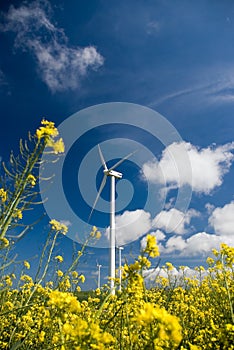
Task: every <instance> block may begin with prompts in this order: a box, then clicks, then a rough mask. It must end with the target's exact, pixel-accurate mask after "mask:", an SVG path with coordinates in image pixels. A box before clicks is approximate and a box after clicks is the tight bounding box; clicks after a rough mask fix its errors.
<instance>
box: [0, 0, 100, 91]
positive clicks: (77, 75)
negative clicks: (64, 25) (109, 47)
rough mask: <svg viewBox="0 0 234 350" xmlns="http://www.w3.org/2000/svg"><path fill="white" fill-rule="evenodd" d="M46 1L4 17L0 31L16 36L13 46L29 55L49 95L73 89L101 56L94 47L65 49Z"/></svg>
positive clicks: (97, 64)
mask: <svg viewBox="0 0 234 350" xmlns="http://www.w3.org/2000/svg"><path fill="white" fill-rule="evenodd" d="M51 13H52V10H51V6H50V4H49V2H48V1H47V0H44V1H40V0H36V1H34V2H31V3H29V4H22V5H21V6H20V7H18V8H15V7H14V6H13V5H11V6H10V8H9V11H8V12H7V13H6V14H5V23H4V25H3V26H2V27H1V30H2V31H12V32H14V33H15V34H16V38H15V47H16V48H20V49H22V50H23V51H28V52H30V53H31V54H33V56H34V58H35V59H36V62H37V68H38V69H37V70H38V74H39V75H40V77H41V79H42V80H43V81H44V82H45V83H46V84H47V86H48V87H49V89H50V90H51V91H52V92H56V91H63V90H66V89H75V88H77V87H78V86H79V83H80V80H81V78H82V77H84V76H85V75H86V74H87V72H88V70H89V69H94V70H95V69H98V68H99V67H100V66H101V65H103V63H104V59H103V57H102V56H101V55H100V54H99V53H98V52H97V50H96V48H95V47H94V46H87V47H84V48H81V47H69V46H68V39H67V37H66V35H65V34H64V31H63V29H61V28H58V27H56V26H55V25H54V24H53V22H52V20H51Z"/></svg>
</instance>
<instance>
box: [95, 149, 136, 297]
mask: <svg viewBox="0 0 234 350" xmlns="http://www.w3.org/2000/svg"><path fill="white" fill-rule="evenodd" d="M98 151H99V155H100V158H101V162H102V165H103V168H104V170H103V173H104V176H103V179H102V182H101V185H100V188H99V191H98V194H97V197H96V199H95V201H94V204H93V208H92V210H91V213H90V215H89V220H90V218H91V216H92V213H93V211H94V208H95V206H96V204H97V202H98V199H99V197H100V194H101V192H102V190H103V188H104V186H105V184H106V180H107V176H109V177H110V178H111V189H110V263H109V277H110V292H111V294H112V295H114V294H115V283H114V279H115V180H116V179H122V176H123V174H122V173H119V172H118V171H115V170H114V169H115V168H117V166H119V165H120V164H121V163H123V162H124V161H125V160H126V159H128V158H129V157H131V155H132V154H134V153H135V152H132V153H130V154H128V155H127V156H126V157H124V158H122V159H121V160H120V161H118V162H117V163H116V164H115V165H113V166H112V167H111V168H110V169H108V168H107V165H106V162H105V159H104V157H103V154H102V151H101V148H100V146H99V145H98Z"/></svg>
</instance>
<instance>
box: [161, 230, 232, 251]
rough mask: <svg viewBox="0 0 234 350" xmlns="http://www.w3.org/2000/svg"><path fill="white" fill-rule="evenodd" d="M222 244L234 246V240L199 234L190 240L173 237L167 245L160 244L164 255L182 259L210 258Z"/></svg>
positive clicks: (209, 234)
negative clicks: (213, 251)
mask: <svg viewBox="0 0 234 350" xmlns="http://www.w3.org/2000/svg"><path fill="white" fill-rule="evenodd" d="M221 243H226V244H228V245H230V246H233V245H234V238H233V237H231V236H227V235H226V236H219V235H216V234H211V233H207V232H198V233H196V234H194V235H192V236H191V237H189V238H188V239H183V238H182V237H181V236H173V237H171V238H169V239H168V241H167V242H166V244H165V245H162V244H159V250H160V252H161V253H162V254H172V253H174V254H176V255H177V256H180V257H195V256H208V255H209V254H210V253H211V251H212V249H213V248H216V249H219V247H220V244H221Z"/></svg>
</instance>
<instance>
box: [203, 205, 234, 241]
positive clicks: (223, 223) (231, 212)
mask: <svg viewBox="0 0 234 350" xmlns="http://www.w3.org/2000/svg"><path fill="white" fill-rule="evenodd" d="M209 224H210V225H212V226H213V227H214V230H215V232H216V233H217V234H219V235H222V236H223V235H224V236H231V235H232V236H233V243H234V201H232V202H231V203H229V204H226V205H225V206H224V207H222V208H216V209H214V211H213V213H212V214H211V216H210V217H209Z"/></svg>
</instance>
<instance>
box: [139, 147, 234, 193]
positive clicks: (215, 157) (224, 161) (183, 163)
mask: <svg viewBox="0 0 234 350" xmlns="http://www.w3.org/2000/svg"><path fill="white" fill-rule="evenodd" d="M233 150H234V142H232V143H228V144H226V145H223V146H214V145H213V146H212V147H207V148H201V149H199V148H198V147H195V146H194V145H192V144H191V143H189V142H175V143H172V144H171V145H169V146H168V147H166V149H165V150H164V151H163V153H162V157H161V159H160V161H159V162H156V161H151V162H147V163H145V164H144V165H143V168H142V172H143V174H144V176H145V177H146V178H147V180H148V181H150V182H152V183H160V184H162V185H164V186H165V185H166V184H167V185H168V186H169V187H170V186H171V187H172V188H173V187H178V188H179V187H182V186H184V185H189V186H191V187H192V189H193V191H194V192H197V193H205V194H210V193H211V191H212V190H213V189H214V188H215V187H218V186H220V185H221V184H222V182H223V177H224V175H225V174H226V173H227V172H228V171H229V169H230V166H231V164H232V162H233V159H234V155H233V153H232V151H233ZM185 153H186V155H187V157H188V159H189V162H188V161H187V159H185Z"/></svg>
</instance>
